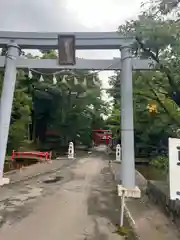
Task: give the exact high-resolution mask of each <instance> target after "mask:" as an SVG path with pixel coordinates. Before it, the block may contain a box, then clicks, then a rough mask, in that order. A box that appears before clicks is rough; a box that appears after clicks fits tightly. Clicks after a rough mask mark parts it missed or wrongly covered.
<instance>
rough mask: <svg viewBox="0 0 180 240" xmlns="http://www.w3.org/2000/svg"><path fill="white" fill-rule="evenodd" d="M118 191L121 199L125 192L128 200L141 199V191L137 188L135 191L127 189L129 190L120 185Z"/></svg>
mask: <svg viewBox="0 0 180 240" xmlns="http://www.w3.org/2000/svg"><path fill="white" fill-rule="evenodd" d="M117 190H118V196H119V197H121V196H122V195H123V193H124V192H125V197H126V198H140V197H141V190H140V189H139V187H137V186H136V187H135V188H133V189H127V188H125V187H123V186H122V185H118V186H117Z"/></svg>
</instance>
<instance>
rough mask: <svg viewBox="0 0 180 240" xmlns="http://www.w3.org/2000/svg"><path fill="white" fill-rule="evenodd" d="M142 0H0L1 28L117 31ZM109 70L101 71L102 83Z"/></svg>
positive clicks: (104, 54) (98, 54)
mask: <svg viewBox="0 0 180 240" xmlns="http://www.w3.org/2000/svg"><path fill="white" fill-rule="evenodd" d="M141 2H142V0H51V1H50V0H39V1H37V0H0V7H1V9H2V11H1V14H0V30H12V31H42V32H43V31H44V32H45V31H49V32H54V31H56V32H60V31H63V32H75V31H116V30H117V28H118V26H119V25H120V24H122V23H124V22H125V20H128V19H131V18H135V17H136V16H137V14H138V12H139V10H140V4H141ZM77 55H78V57H83V58H113V57H119V51H88V50H87V51H78V53H77ZM111 74H112V73H111V72H109V73H108V72H103V73H101V74H100V77H101V79H103V85H104V86H105V87H107V86H108V84H107V80H108V76H109V75H111Z"/></svg>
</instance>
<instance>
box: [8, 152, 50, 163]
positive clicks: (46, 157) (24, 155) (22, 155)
mask: <svg viewBox="0 0 180 240" xmlns="http://www.w3.org/2000/svg"><path fill="white" fill-rule="evenodd" d="M11 159H12V161H14V160H17V159H35V160H38V161H51V159H52V152H15V151H13V152H12V158H11Z"/></svg>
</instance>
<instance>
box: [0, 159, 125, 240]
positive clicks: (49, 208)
mask: <svg viewBox="0 0 180 240" xmlns="http://www.w3.org/2000/svg"><path fill="white" fill-rule="evenodd" d="M107 166H108V162H107V161H103V160H102V159H101V158H93V157H89V158H84V159H81V160H79V161H78V162H77V164H76V165H75V166H74V167H72V169H69V171H71V176H72V178H71V180H69V181H66V182H64V183H63V184H61V186H59V187H58V185H56V188H55V191H54V192H53V191H51V195H49V194H47V195H46V196H45V197H41V198H40V199H39V200H38V204H36V205H35V204H34V203H33V207H32V208H31V213H30V214H28V215H27V216H26V217H24V218H22V219H21V220H19V221H16V222H15V223H13V224H5V225H3V226H2V228H1V229H0V239H2V240H32V239H39V240H41V239H42V240H50V239H51V240H59V239H61V240H68V239H69V240H70V239H71V240H81V239H82V240H108V239H111V240H116V239H117V240H120V239H123V238H122V237H120V236H119V235H117V234H115V233H113V232H114V231H115V227H114V225H113V221H114V222H115V221H116V220H114V216H115V215H118V214H117V209H113V193H112V189H111V184H112V182H111V183H110V181H109V184H108V182H107V179H108V176H109V175H110V174H109V172H108V170H107V169H108V168H107ZM110 209H111V210H110ZM113 211H114V212H113Z"/></svg>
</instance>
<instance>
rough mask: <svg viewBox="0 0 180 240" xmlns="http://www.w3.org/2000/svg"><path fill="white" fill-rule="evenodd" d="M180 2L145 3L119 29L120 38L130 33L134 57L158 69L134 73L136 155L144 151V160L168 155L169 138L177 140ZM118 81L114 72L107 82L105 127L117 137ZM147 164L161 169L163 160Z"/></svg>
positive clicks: (153, 0) (179, 97)
mask: <svg viewBox="0 0 180 240" xmlns="http://www.w3.org/2000/svg"><path fill="white" fill-rule="evenodd" d="M179 2H180V1H177V0H174V1H166V0H152V1H151V2H150V3H148V4H146V3H144V4H142V12H141V13H140V15H139V16H138V18H137V19H136V20H129V21H127V22H126V23H125V24H122V25H120V26H119V32H120V33H121V34H124V35H128V34H132V35H134V36H135V38H136V43H135V44H134V45H133V56H134V57H139V58H141V59H143V58H146V59H147V58H151V59H153V60H154V61H155V62H156V67H157V68H158V69H159V70H158V71H146V72H142V71H141V72H140V71H137V72H135V73H133V85H134V126H135V145H136V154H137V155H141V153H142V151H141V150H145V153H143V154H144V155H145V156H152V155H156V156H161V154H164V153H167V147H168V137H170V136H171V137H177V130H178V129H179V127H180V115H179V114H180V108H179V107H180V87H179V83H180V72H179V63H180V41H179V39H180V35H179V32H180V25H179V20H180V15H179V13H178V10H179ZM119 79H120V76H119V73H115V74H114V76H112V77H111V78H110V80H109V83H110V85H111V87H112V89H111V90H110V91H109V92H110V94H111V96H112V97H113V98H114V105H113V111H112V114H111V116H110V118H109V119H108V122H115V123H114V126H113V127H112V129H116V132H117V129H118V123H119V116H120V113H119V105H120V91H119V87H120V81H119ZM149 106H154V108H155V109H156V110H155V111H151V110H150V109H151V108H150V107H149ZM114 113H116V114H114ZM117 116H118V118H117ZM161 160H162V161H161ZM152 164H154V165H157V167H158V168H159V165H160V166H162V169H166V165H167V157H164V155H163V157H162V159H161V157H157V158H156V160H154V161H153V163H152ZM158 164H159V165H158ZM160 168H161V167H160Z"/></svg>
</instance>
